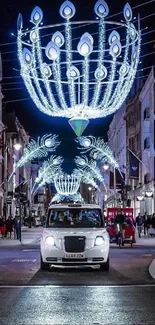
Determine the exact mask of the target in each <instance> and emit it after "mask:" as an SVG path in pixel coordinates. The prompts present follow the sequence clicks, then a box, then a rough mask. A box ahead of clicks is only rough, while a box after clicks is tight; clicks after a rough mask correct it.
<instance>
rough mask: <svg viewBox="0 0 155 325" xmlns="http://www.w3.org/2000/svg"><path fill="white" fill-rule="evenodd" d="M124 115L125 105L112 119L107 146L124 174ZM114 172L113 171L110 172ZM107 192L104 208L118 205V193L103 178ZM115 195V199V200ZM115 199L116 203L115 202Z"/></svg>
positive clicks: (108, 178)
mask: <svg viewBox="0 0 155 325" xmlns="http://www.w3.org/2000/svg"><path fill="white" fill-rule="evenodd" d="M125 113H126V104H125V103H124V105H123V106H122V107H121V108H120V110H119V111H117V112H116V114H115V115H114V117H113V120H112V122H111V123H110V126H109V131H108V146H109V147H110V148H111V150H112V151H113V154H114V157H115V159H116V160H117V161H118V163H119V166H120V170H121V172H122V173H124V174H125V171H126V121H125V119H124V116H125ZM111 171H112V172H114V171H113V170H111ZM105 179H106V185H107V189H108V192H107V194H106V196H107V200H106V206H107V207H112V206H114V205H116V204H118V200H119V199H120V195H119V193H117V191H116V193H115V191H114V189H110V177H107V175H106V177H105ZM115 195H116V198H115ZM115 199H116V202H115Z"/></svg>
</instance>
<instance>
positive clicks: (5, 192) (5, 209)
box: [4, 132, 8, 221]
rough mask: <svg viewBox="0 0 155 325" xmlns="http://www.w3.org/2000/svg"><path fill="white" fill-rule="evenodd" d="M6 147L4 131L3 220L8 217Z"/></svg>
mask: <svg viewBox="0 0 155 325" xmlns="http://www.w3.org/2000/svg"><path fill="white" fill-rule="evenodd" d="M7 155H8V148H7V137H6V133H5V132H4V217H5V221H6V219H7V217H8V206H7V195H8V179H7V178H8V161H7Z"/></svg>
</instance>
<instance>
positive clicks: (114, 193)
mask: <svg viewBox="0 0 155 325" xmlns="http://www.w3.org/2000/svg"><path fill="white" fill-rule="evenodd" d="M115 207H116V168H115V167H114V208H115Z"/></svg>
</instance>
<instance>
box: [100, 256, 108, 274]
mask: <svg viewBox="0 0 155 325" xmlns="http://www.w3.org/2000/svg"><path fill="white" fill-rule="evenodd" d="M100 270H101V271H109V257H108V259H107V262H105V263H102V264H100Z"/></svg>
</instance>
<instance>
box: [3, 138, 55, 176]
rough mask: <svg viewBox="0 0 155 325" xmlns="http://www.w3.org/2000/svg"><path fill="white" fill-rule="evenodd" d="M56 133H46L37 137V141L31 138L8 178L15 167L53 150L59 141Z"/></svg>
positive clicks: (44, 155)
mask: <svg viewBox="0 0 155 325" xmlns="http://www.w3.org/2000/svg"><path fill="white" fill-rule="evenodd" d="M57 138H58V136H57V135H52V134H49V135H48V134H46V135H44V136H43V137H42V138H40V137H39V138H38V140H37V141H35V140H31V141H30V142H29V144H28V146H27V147H26V148H25V149H24V152H23V155H22V157H21V158H20V159H19V161H18V162H17V163H16V166H15V170H14V171H13V173H12V174H11V175H10V177H9V180H10V179H11V177H12V176H13V174H14V173H15V171H16V169H17V168H19V167H22V166H24V165H25V164H26V163H28V162H29V161H33V160H34V159H36V158H43V157H46V156H47V155H48V152H52V151H55V149H56V148H57V146H58V145H59V144H60V142H59V141H58V140H57Z"/></svg>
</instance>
